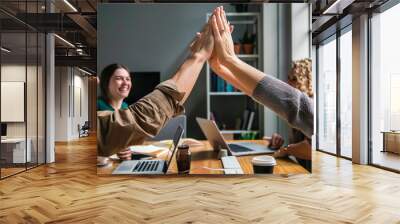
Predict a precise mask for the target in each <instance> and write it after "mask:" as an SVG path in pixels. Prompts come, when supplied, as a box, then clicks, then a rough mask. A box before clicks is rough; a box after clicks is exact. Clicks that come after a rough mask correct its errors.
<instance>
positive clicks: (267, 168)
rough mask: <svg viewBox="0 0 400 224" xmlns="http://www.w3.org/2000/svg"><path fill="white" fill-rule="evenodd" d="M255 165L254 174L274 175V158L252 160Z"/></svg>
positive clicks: (266, 157)
mask: <svg viewBox="0 0 400 224" xmlns="http://www.w3.org/2000/svg"><path fill="white" fill-rule="evenodd" d="M251 163H252V164H253V170H254V173H263V174H267V173H268V174H272V173H274V167H275V165H276V160H275V158H274V157H272V156H257V157H254V158H253V159H252V160H251Z"/></svg>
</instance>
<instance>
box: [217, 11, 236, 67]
mask: <svg viewBox="0 0 400 224" xmlns="http://www.w3.org/2000/svg"><path fill="white" fill-rule="evenodd" d="M211 24H212V33H213V36H214V45H215V46H214V52H215V56H216V57H217V58H218V60H219V61H220V62H221V63H222V64H225V63H226V61H228V60H231V59H236V58H237V56H236V54H235V51H234V47H233V40H232V35H231V32H230V26H229V24H228V22H227V20H226V15H225V12H224V10H223V8H222V6H220V7H217V8H216V9H215V10H214V12H213V15H212V16H211Z"/></svg>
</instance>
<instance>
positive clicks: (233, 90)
mask: <svg viewBox="0 0 400 224" xmlns="http://www.w3.org/2000/svg"><path fill="white" fill-rule="evenodd" d="M226 92H235V88H234V87H233V86H232V85H231V84H230V83H226Z"/></svg>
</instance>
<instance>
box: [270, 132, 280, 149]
mask: <svg viewBox="0 0 400 224" xmlns="http://www.w3.org/2000/svg"><path fill="white" fill-rule="evenodd" d="M283 142H284V140H283V138H282V136H281V135H279V134H277V133H274V134H273V135H272V138H271V141H270V143H269V145H268V147H270V148H273V149H279V148H280V147H282V145H283Z"/></svg>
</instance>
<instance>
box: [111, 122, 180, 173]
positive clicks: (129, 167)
mask: <svg viewBox="0 0 400 224" xmlns="http://www.w3.org/2000/svg"><path fill="white" fill-rule="evenodd" d="M183 131H184V130H183V128H182V127H181V126H179V127H178V128H177V130H176V132H175V135H174V139H173V144H172V145H171V147H170V148H169V150H168V153H167V160H127V161H123V162H122V163H121V164H119V166H118V167H117V168H116V169H115V170H114V171H113V172H112V174H165V173H167V171H168V168H169V166H170V164H171V161H172V158H173V157H174V154H175V151H176V148H177V147H178V144H179V140H180V139H181V138H182V135H183ZM171 148H172V154H171ZM170 154H171V156H170Z"/></svg>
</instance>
